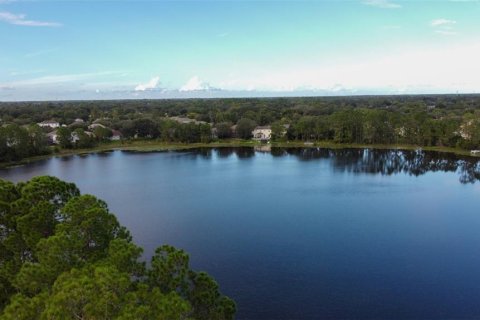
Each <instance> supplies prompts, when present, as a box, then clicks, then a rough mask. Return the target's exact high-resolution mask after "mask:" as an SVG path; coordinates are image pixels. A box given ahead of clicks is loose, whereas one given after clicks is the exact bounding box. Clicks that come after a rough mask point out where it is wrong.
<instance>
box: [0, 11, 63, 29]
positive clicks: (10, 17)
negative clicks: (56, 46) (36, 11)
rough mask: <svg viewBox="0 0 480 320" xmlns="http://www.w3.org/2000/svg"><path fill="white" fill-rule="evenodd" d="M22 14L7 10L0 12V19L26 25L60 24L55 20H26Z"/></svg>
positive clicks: (49, 25) (45, 25) (56, 25)
mask: <svg viewBox="0 0 480 320" xmlns="http://www.w3.org/2000/svg"><path fill="white" fill-rule="evenodd" d="M26 17H27V16H26V15H24V14H15V13H11V12H7V11H1V12H0V21H4V22H6V23H10V24H14V25H17V26H27V27H60V26H61V25H62V24H61V23H57V22H46V21H35V20H27V19H26Z"/></svg>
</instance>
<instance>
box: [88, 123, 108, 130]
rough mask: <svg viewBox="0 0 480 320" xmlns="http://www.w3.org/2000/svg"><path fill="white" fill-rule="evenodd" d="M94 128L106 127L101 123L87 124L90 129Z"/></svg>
mask: <svg viewBox="0 0 480 320" xmlns="http://www.w3.org/2000/svg"><path fill="white" fill-rule="evenodd" d="M96 128H106V127H105V126H104V125H103V124H101V123H92V124H91V125H89V126H88V129H90V130H95V129H96Z"/></svg>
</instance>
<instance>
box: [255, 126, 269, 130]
mask: <svg viewBox="0 0 480 320" xmlns="http://www.w3.org/2000/svg"><path fill="white" fill-rule="evenodd" d="M271 129H272V127H271V126H258V127H255V129H254V130H271Z"/></svg>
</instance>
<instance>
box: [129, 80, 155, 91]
mask: <svg viewBox="0 0 480 320" xmlns="http://www.w3.org/2000/svg"><path fill="white" fill-rule="evenodd" d="M159 84H160V77H154V78H152V79H150V81H149V82H147V83H140V84H139V85H137V86H136V87H135V91H146V90H153V89H156V88H157V86H158V85H159Z"/></svg>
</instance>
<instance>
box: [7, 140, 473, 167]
mask: <svg viewBox="0 0 480 320" xmlns="http://www.w3.org/2000/svg"><path fill="white" fill-rule="evenodd" d="M268 145H269V146H271V147H277V148H328V149H345V148H352V149H367V148H368V149H398V150H417V149H422V150H425V151H436V152H445V153H453V154H456V155H460V156H470V157H476V158H480V156H478V155H472V154H471V153H470V151H469V150H463V149H457V148H448V147H421V146H415V145H402V144H351V143H334V142H325V141H319V142H314V143H312V144H305V143H304V142H303V141H286V142H272V143H270V144H268ZM256 146H265V144H262V143H260V142H257V141H252V140H227V141H221V142H210V143H166V142H161V141H156V140H134V141H118V142H117V141H116V142H108V143H102V144H100V145H98V146H95V147H92V148H88V149H64V150H60V151H59V152H52V153H50V154H46V155H41V156H35V157H29V158H25V159H22V160H20V161H15V162H0V168H8V167H15V166H19V165H25V164H28V163H31V162H35V161H39V160H45V159H49V158H53V157H68V156H73V155H86V154H91V153H98V152H111V151H117V150H120V151H132V152H161V151H176V150H188V149H196V148H229V147H230V148H238V147H256Z"/></svg>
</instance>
